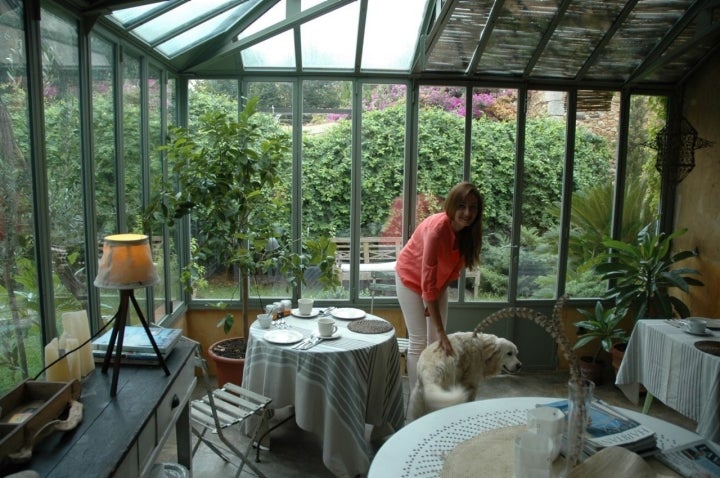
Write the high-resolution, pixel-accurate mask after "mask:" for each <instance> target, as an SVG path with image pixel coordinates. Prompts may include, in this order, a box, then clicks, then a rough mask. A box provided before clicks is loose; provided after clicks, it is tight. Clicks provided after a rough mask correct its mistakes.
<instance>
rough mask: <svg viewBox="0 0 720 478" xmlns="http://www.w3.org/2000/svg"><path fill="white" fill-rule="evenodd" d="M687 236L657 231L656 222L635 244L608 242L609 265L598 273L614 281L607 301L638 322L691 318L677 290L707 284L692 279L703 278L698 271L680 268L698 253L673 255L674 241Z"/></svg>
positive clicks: (649, 225) (606, 264)
mask: <svg viewBox="0 0 720 478" xmlns="http://www.w3.org/2000/svg"><path fill="white" fill-rule="evenodd" d="M686 232H687V229H680V230H677V231H675V232H672V233H670V234H665V233H662V232H658V231H657V223H656V222H652V223H650V224H648V225H646V226H645V227H644V228H642V229H641V230H640V232H638V234H637V237H636V240H635V241H634V242H623V241H618V240H613V239H605V240H604V241H603V245H604V246H605V247H607V248H608V249H609V252H608V254H607V259H608V261H607V262H604V263H602V264H598V265H597V266H596V267H595V271H596V272H597V273H599V274H600V275H601V277H602V278H603V279H605V280H610V288H609V289H608V291H607V294H606V298H608V299H613V300H614V301H615V304H616V306H617V307H625V308H628V309H629V310H631V311H633V312H634V317H635V319H636V320H637V319H641V318H644V317H667V318H670V317H675V316H676V315H679V316H680V317H687V316H688V315H689V314H690V311H689V309H688V307H687V306H686V305H685V303H684V302H683V301H682V300H681V299H679V298H678V297H675V296H673V295H670V292H669V291H670V289H671V288H673V287H677V288H678V289H680V290H682V291H683V292H686V293H687V292H688V291H689V290H690V287H691V286H702V285H703V283H702V282H701V281H699V280H698V279H696V278H694V277H692V276H694V275H700V273H699V272H698V271H697V270H696V269H692V268H689V267H678V263H679V262H682V261H684V260H685V259H689V258H691V257H695V256H697V252H695V251H688V250H686V251H680V252H677V253H675V254H671V246H672V241H673V239H675V238H676V237H679V236H681V235H683V234H685V233H686Z"/></svg>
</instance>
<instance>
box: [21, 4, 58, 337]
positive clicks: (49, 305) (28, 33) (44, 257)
mask: <svg viewBox="0 0 720 478" xmlns="http://www.w3.org/2000/svg"><path fill="white" fill-rule="evenodd" d="M24 8H25V11H24V16H23V17H24V18H23V19H24V22H25V25H24V27H25V46H26V58H27V78H26V81H27V88H28V95H27V101H28V109H29V111H28V113H29V115H28V116H29V142H30V144H29V146H30V157H31V160H30V174H31V178H32V199H33V221H34V227H35V260H36V261H37V266H36V270H37V273H38V291H37V292H38V298H37V300H38V309H39V313H40V321H41V327H40V329H41V333H42V340H43V344H47V343H49V342H50V341H51V340H52V338H53V337H56V336H57V335H58V333H57V327H56V325H55V308H54V303H55V299H54V288H53V279H52V270H53V268H52V259H51V257H50V206H49V201H48V196H47V191H48V180H47V150H46V148H45V112H44V108H43V98H44V95H43V84H42V83H43V69H42V54H41V52H42V46H41V34H40V1H39V0H29V1H26V2H24Z"/></svg>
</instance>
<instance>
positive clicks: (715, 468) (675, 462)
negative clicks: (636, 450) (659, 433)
mask: <svg viewBox="0 0 720 478" xmlns="http://www.w3.org/2000/svg"><path fill="white" fill-rule="evenodd" d="M655 458H656V459H657V460H659V461H660V462H661V463H663V464H665V465H666V466H668V467H670V468H671V469H672V470H674V471H676V472H678V473H680V474H681V475H682V476H684V477H685V478H711V477H719V476H720V453H719V452H718V450H717V449H716V448H713V446H712V445H711V444H710V443H709V442H708V441H706V440H698V441H695V442H692V443H689V444H687V445H682V446H678V447H675V448H670V449H668V450H664V451H662V452H661V453H658V454H657V455H655Z"/></svg>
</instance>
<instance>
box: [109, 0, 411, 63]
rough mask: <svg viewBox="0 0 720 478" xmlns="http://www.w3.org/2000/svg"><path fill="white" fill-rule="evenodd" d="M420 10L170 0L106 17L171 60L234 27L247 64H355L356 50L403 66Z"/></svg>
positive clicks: (362, 4)
mask: <svg viewBox="0 0 720 478" xmlns="http://www.w3.org/2000/svg"><path fill="white" fill-rule="evenodd" d="M260 10H261V14H258V11H260ZM361 10H362V11H361ZM424 10H425V3H424V1H418V0H367V1H355V0H351V1H337V0H280V1H277V0H276V1H271V2H268V1H266V0H189V1H185V2H182V1H176V0H173V1H166V2H158V3H153V4H148V5H142V6H137V7H130V8H125V9H119V10H115V11H113V13H112V14H111V15H109V18H110V19H112V20H113V21H114V22H115V23H117V24H118V25H120V26H121V27H122V28H124V29H126V30H127V31H128V32H129V33H130V34H132V35H133V36H135V37H137V38H138V39H139V40H141V41H142V42H143V43H145V44H147V45H148V46H151V47H153V48H155V49H156V50H157V51H158V52H160V53H162V54H163V55H164V56H165V57H166V58H168V59H170V60H172V59H173V58H177V57H178V56H179V55H181V54H183V53H186V52H188V51H190V50H192V49H193V48H196V47H198V46H200V45H202V44H203V43H204V42H205V41H207V40H208V39H211V38H216V37H218V36H220V35H223V34H227V33H228V32H234V31H236V33H232V40H233V41H234V42H236V43H237V46H236V48H234V49H233V50H240V51H239V53H240V55H241V60H242V65H243V66H244V67H245V68H248V69H253V68H256V69H257V68H268V69H296V68H302V69H307V70H354V69H355V68H356V64H357V63H358V61H357V57H358V55H361V61H360V62H359V63H360V68H361V69H367V70H388V71H406V72H409V70H410V66H411V62H412V58H413V54H414V52H415V48H416V44H417V41H418V37H419V31H420V24H421V23H422V19H423V12H424ZM361 24H362V25H361ZM361 26H362V27H363V28H362V29H361ZM294 29H298V31H299V35H296V34H295V30H294ZM360 43H361V44H362V45H363V47H362V48H358V44H360ZM298 52H299V55H298V54H297V53H298ZM235 53H236V52H234V51H233V52H232V53H228V56H233V55H234V54H235ZM298 60H299V61H298ZM232 63H236V62H234V61H233V62H232Z"/></svg>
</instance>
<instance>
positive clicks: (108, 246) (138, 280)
mask: <svg viewBox="0 0 720 478" xmlns="http://www.w3.org/2000/svg"><path fill="white" fill-rule="evenodd" d="M159 281H160V278H159V277H158V274H157V271H156V270H155V265H154V264H153V262H152V256H151V253H150V241H149V239H148V236H145V235H142V234H115V235H111V236H106V237H105V239H104V243H103V253H102V257H101V258H100V263H99V264H98V274H97V277H96V278H95V282H94V284H95V287H99V288H103V289H119V290H120V308H119V309H118V311H117V314H115V317H113V318H114V319H115V323H114V324H113V329H112V334H111V335H110V341H109V343H108V347H107V351H106V352H105V358H104V360H103V366H102V373H107V369H108V366H109V365H110V360H111V358H112V356H113V350H114V349H117V350H116V351H115V360H114V365H113V378H112V385H111V388H110V396H111V397H114V396H115V394H116V393H117V381H118V374H119V372H120V361H121V359H122V345H123V336H124V334H125V325H126V323H127V318H128V312H129V309H130V302H132V304H133V306H134V307H135V311H136V312H137V315H138V317H139V318H140V322H141V323H142V326H143V328H144V329H145V332H147V335H148V338H149V339H150V343H151V344H152V347H153V350H154V351H155V354H156V355H157V357H158V361H159V362H160V365H162V367H163V369H164V370H165V375H170V371H169V370H168V368H167V365H166V364H165V360H164V358H163V356H162V354H161V353H160V349H159V348H158V346H157V343H155V339H154V338H153V335H152V333H151V332H150V326H149V325H148V323H147V320H145V316H143V314H142V311H141V310H140V306H138V303H137V300H135V294H134V292H133V291H134V290H135V289H139V288H143V287H150V286H152V285H154V284H157V283H158V282H159Z"/></svg>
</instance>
